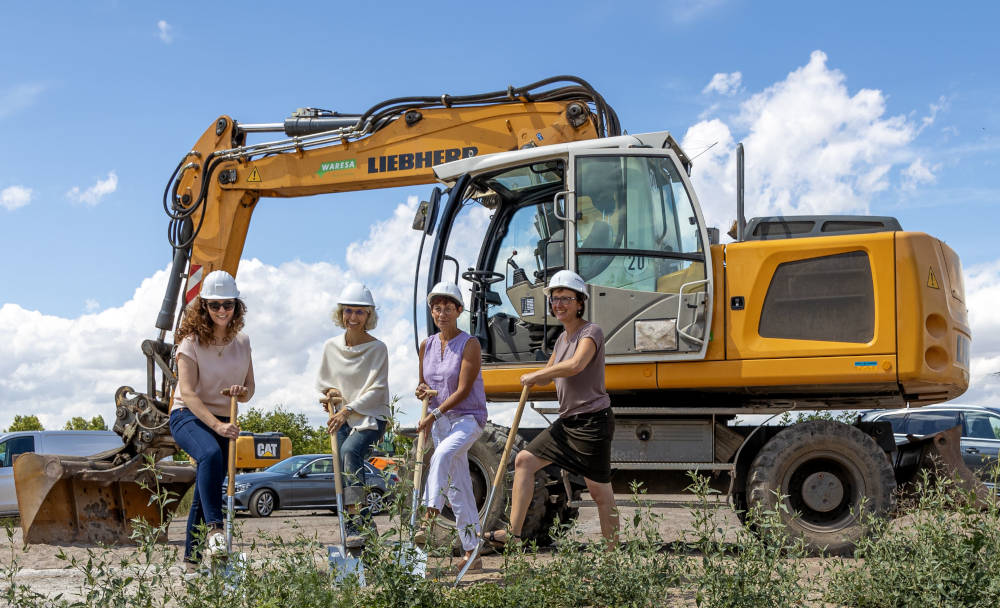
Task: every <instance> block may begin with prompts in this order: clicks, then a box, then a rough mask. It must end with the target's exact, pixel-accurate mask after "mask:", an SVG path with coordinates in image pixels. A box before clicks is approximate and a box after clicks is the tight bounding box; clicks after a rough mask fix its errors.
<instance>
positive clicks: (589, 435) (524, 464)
mask: <svg viewBox="0 0 1000 608" xmlns="http://www.w3.org/2000/svg"><path fill="white" fill-rule="evenodd" d="M545 295H546V296H548V299H549V309H550V312H551V313H552V315H553V316H554V317H555V318H556V320H557V321H559V322H560V323H562V325H563V332H562V333H561V334H559V337H558V338H557V339H556V343H555V346H554V347H553V349H552V356H551V357H549V362H548V363H547V364H546V365H545V367H543V368H542V369H540V370H538V371H534V372H531V373H528V374H524V375H523V376H521V384H522V385H523V386H534V385H536V384H538V385H544V384H548V383H549V382H553V381H554V382H555V385H556V397H557V398H558V399H559V418H558V419H557V420H556V421H555V422H553V423H552V425H551V426H550V427H549V428H547V429H545V430H544V431H542V432H541V433H539V434H538V435H537V436H536V437H535V438H534V439H533V440H532V441H531V443H529V444H528V445H527V447H525V448H524V449H523V450H521V451H520V452H519V453H518V454H517V458H515V459H514V485H513V492H512V494H513V496H512V497H511V506H510V527H509V528H508V529H507V530H494V531H492V532H490V533H489V534H488V535H487V536H486V538H487V540H489V541H492V542H493V543H494V544H495V545H497V546H502V545H504V544H506V543H507V542H509V541H511V540H521V528H522V526H523V525H524V518H525V514H526V513H527V511H528V505H529V503H530V502H531V494H532V490H533V489H534V484H535V473H536V472H537V471H539V470H540V469H543V468H545V467H546V466H548V465H549V464H552V463H555V464H556V465H558V466H560V467H562V468H563V469H565V470H567V471H569V472H570V473H574V474H576V475H580V476H582V477H583V478H584V481H585V482H586V483H587V490H588V491H589V492H590V495H591V497H592V498H593V499H594V502H595V503H597V514H598V518H599V519H600V522H601V534H603V535H604V538H605V539H606V540H607V541H608V542H609V543H610V542H613V541H615V540H616V539H617V536H618V512H617V510H616V509H615V497H614V493H613V491H612V489H611V439H612V438H613V437H614V434H615V417H614V414H613V413H612V412H611V399H610V397H609V396H608V393H607V390H606V389H605V386H604V333H603V332H602V331H601V328H600V327H599V326H598V325H597V324H595V323H591V322H589V321H587V320H585V319H584V318H583V313H584V311H585V309H586V302H587V284H586V283H585V282H584V280H583V278H581V277H580V275H578V274H576V273H575V272H573V271H571V270H560V271H559V272H557V273H555V274H554V275H552V279H551V280H550V281H549V286H548V287H546V288H545Z"/></svg>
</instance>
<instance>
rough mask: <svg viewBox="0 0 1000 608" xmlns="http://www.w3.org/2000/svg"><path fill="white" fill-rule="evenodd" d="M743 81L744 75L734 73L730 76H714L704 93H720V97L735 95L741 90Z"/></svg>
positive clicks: (720, 74) (703, 90)
mask: <svg viewBox="0 0 1000 608" xmlns="http://www.w3.org/2000/svg"><path fill="white" fill-rule="evenodd" d="M742 81H743V74H741V73H740V72H732V73H729V74H722V73H719V74H716V75H715V76H712V80H711V82H709V83H708V84H707V85H705V88H704V89H702V90H701V92H702V93H712V92H715V93H719V94H720V95H735V94H736V93H737V92H738V91H739V90H740V85H741V84H742Z"/></svg>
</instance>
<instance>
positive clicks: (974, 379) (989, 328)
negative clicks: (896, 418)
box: [959, 260, 1000, 406]
mask: <svg viewBox="0 0 1000 608" xmlns="http://www.w3.org/2000/svg"><path fill="white" fill-rule="evenodd" d="M964 274H965V294H966V302H967V304H968V307H969V324H970V325H971V326H972V370H971V379H970V381H969V390H968V392H966V393H965V394H964V395H962V396H961V397H960V398H959V401H961V402H963V403H978V404H980V405H994V406H996V405H1000V308H998V307H997V305H996V303H997V301H998V299H1000V260H997V261H994V262H991V263H988V264H981V265H978V266H973V267H971V268H967V269H966V270H965V273H964Z"/></svg>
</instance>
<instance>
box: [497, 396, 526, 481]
mask: <svg viewBox="0 0 1000 608" xmlns="http://www.w3.org/2000/svg"><path fill="white" fill-rule="evenodd" d="M530 390H531V389H530V387H527V386H526V387H524V388H523V389H521V400H520V401H518V403H517V410H516V411H515V412H514V422H513V423H512V424H511V425H510V430H509V431H508V432H507V443H505V444H504V446H503V454H502V455H501V456H500V466H498V467H497V474H496V475H495V476H494V477H493V491H494V492H496V491H497V489H498V488H499V487H500V480H502V479H503V476H504V474H505V473H506V472H507V459H508V458H510V450H511V448H513V447H514V438H515V437H517V429H518V427H519V426H520V425H521V414H522V413H524V403H525V402H526V401H527V400H528V392H529V391H530Z"/></svg>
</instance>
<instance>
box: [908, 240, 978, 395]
mask: <svg viewBox="0 0 1000 608" xmlns="http://www.w3.org/2000/svg"><path fill="white" fill-rule="evenodd" d="M896 254H897V262H896V266H897V272H896V290H897V293H898V294H899V297H898V302H897V305H896V314H897V318H898V324H899V328H898V334H899V382H900V384H902V385H903V392H904V394H905V395H906V396H907V398H908V399H909V400H910V401H917V402H922V403H928V402H934V401H945V400H948V399H954V398H955V397H958V396H959V395H961V394H962V393H964V392H965V390H966V389H967V388H968V386H969V367H968V364H969V360H968V358H969V350H968V349H969V345H970V343H971V337H972V332H971V331H970V328H969V320H968V313H967V311H966V307H965V288H964V286H963V285H962V282H961V267H960V265H959V262H958V256H957V255H955V252H954V251H952V249H951V248H950V247H948V246H947V245H945V244H944V243H942V242H941V241H939V240H938V239H936V238H934V237H931V236H929V235H927V234H924V233H920V232H901V233H897V234H896Z"/></svg>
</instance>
